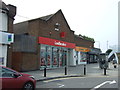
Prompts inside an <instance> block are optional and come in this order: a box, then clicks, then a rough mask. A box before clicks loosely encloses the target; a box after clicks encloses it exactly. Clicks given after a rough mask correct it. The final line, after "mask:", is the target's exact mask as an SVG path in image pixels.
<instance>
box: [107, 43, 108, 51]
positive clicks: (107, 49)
mask: <svg viewBox="0 0 120 90" xmlns="http://www.w3.org/2000/svg"><path fill="white" fill-rule="evenodd" d="M107 50H108V41H107Z"/></svg>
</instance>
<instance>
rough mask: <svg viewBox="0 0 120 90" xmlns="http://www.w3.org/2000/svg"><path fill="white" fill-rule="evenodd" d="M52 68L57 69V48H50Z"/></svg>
mask: <svg viewBox="0 0 120 90" xmlns="http://www.w3.org/2000/svg"><path fill="white" fill-rule="evenodd" d="M52 67H58V48H57V47H52Z"/></svg>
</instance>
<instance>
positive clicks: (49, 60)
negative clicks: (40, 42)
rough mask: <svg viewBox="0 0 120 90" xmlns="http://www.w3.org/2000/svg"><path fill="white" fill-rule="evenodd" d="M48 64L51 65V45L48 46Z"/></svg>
mask: <svg viewBox="0 0 120 90" xmlns="http://www.w3.org/2000/svg"><path fill="white" fill-rule="evenodd" d="M46 53H47V66H48V67H50V65H51V47H50V46H48V47H47V52H46Z"/></svg>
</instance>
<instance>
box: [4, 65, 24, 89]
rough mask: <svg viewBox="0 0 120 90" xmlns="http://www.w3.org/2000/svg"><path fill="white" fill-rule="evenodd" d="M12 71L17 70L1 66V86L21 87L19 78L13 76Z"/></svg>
mask: <svg viewBox="0 0 120 90" xmlns="http://www.w3.org/2000/svg"><path fill="white" fill-rule="evenodd" d="M14 73H17V72H14V71H12V70H9V69H7V68H3V67H2V88H16V89H17V88H22V87H21V83H22V82H21V80H20V78H19V77H18V78H15V77H14V76H13V75H14Z"/></svg>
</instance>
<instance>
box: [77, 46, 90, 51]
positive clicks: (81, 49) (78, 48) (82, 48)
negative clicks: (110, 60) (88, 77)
mask: <svg viewBox="0 0 120 90" xmlns="http://www.w3.org/2000/svg"><path fill="white" fill-rule="evenodd" d="M75 50H76V51H81V52H89V51H90V49H88V48H84V47H75Z"/></svg>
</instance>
